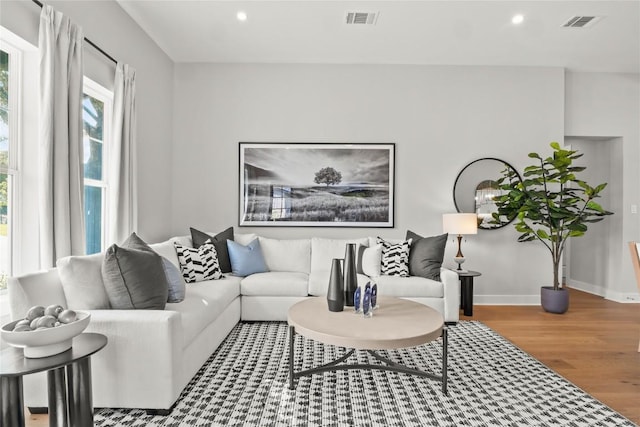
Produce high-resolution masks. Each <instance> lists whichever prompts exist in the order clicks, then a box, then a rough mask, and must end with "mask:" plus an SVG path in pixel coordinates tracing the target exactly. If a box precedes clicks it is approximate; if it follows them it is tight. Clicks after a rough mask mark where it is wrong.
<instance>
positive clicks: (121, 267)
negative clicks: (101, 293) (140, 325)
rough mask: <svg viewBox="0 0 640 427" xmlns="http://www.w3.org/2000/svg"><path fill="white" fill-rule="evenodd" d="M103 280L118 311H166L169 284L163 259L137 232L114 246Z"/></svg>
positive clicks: (109, 255) (112, 305)
mask: <svg viewBox="0 0 640 427" xmlns="http://www.w3.org/2000/svg"><path fill="white" fill-rule="evenodd" d="M102 280H103V281H104V286H105V289H106V291H107V295H108V296H109V303H110V304H111V307H112V308H114V309H121V310H128V309H149V310H163V309H164V307H165V304H166V302H167V295H168V283H167V276H166V275H165V272H164V268H163V264H162V257H161V256H160V255H158V254H157V253H156V252H155V251H154V250H153V249H151V248H150V247H149V245H147V244H146V243H145V242H144V241H143V240H142V239H141V238H140V237H138V235H137V234H136V233H132V234H131V235H130V236H129V237H128V238H127V240H125V241H124V243H123V244H122V246H118V245H116V244H113V245H111V246H110V247H109V248H108V249H107V251H106V253H105V255H104V261H103V262H102Z"/></svg>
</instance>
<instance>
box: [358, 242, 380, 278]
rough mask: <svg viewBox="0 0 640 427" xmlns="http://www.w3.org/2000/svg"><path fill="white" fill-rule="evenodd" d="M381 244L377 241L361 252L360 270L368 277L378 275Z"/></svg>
mask: <svg viewBox="0 0 640 427" xmlns="http://www.w3.org/2000/svg"><path fill="white" fill-rule="evenodd" d="M381 264H382V244H381V243H379V244H377V245H374V246H372V247H370V248H366V249H365V250H364V251H363V252H362V272H363V273H364V274H366V275H367V276H369V277H380V268H381Z"/></svg>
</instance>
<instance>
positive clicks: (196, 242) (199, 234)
mask: <svg viewBox="0 0 640 427" xmlns="http://www.w3.org/2000/svg"><path fill="white" fill-rule="evenodd" d="M189 229H190V231H191V242H192V244H193V247H194V248H196V249H197V248H199V247H200V246H202V245H204V244H205V242H206V241H207V240H211V242H212V243H213V246H214V247H215V248H216V253H217V254H218V263H219V264H220V270H221V271H222V272H223V273H231V261H230V260H229V252H228V250H227V240H233V227H229V228H227V229H226V230H224V231H221V232H220V233H217V234H214V235H209V234H207V233H205V232H204V231H200V230H196V229H195V228H192V227H191V228H189Z"/></svg>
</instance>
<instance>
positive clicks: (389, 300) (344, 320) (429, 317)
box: [288, 297, 447, 394]
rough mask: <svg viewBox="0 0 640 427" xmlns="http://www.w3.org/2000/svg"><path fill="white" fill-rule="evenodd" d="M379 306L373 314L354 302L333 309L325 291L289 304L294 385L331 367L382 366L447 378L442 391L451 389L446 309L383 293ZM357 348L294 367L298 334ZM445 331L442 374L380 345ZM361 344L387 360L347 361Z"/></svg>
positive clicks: (416, 341) (410, 343)
mask: <svg viewBox="0 0 640 427" xmlns="http://www.w3.org/2000/svg"><path fill="white" fill-rule="evenodd" d="M378 302H379V306H380V307H379V308H378V309H376V310H375V311H374V313H373V317H364V316H363V315H362V314H361V313H360V314H357V313H355V312H354V311H353V309H352V308H350V307H345V310H344V311H340V312H332V311H329V309H328V307H327V300H326V298H323V297H317V298H309V299H306V300H304V301H301V302H299V303H297V304H294V305H293V306H291V308H290V309H289V315H288V323H289V388H291V389H292V388H294V384H295V383H294V381H295V379H296V378H299V377H303V376H308V375H313V374H317V373H322V372H327V371H338V370H346V369H377V370H386V371H394V372H403V373H406V374H414V375H419V376H422V377H426V378H430V379H433V380H436V381H439V382H441V383H442V392H443V393H444V394H447V328H446V326H445V324H444V319H443V317H442V315H441V314H440V313H438V312H437V311H436V310H434V309H432V308H431V307H427V306H426V305H424V304H420V303H417V302H414V301H410V300H406V299H400V298H394V297H379V298H378ZM296 334H299V335H301V336H303V337H305V338H309V339H312V340H315V341H319V342H321V343H323V344H329V345H335V346H339V347H345V348H349V349H351V350H350V351H348V352H347V353H346V354H345V355H344V356H342V357H340V358H338V359H336V360H334V361H331V362H329V363H327V364H325V365H322V366H319V367H316V368H312V369H308V370H305V371H300V372H294V362H295V354H294V343H295V335H296ZM440 336H442V374H441V375H436V374H434V373H431V372H425V371H421V370H419V369H413V368H409V367H406V366H403V365H400V364H398V363H396V362H393V361H392V360H389V359H388V358H386V357H383V356H381V355H379V354H378V353H376V352H375V351H374V350H390V349H395V348H406V347H415V346H418V345H421V344H426V343H428V342H430V341H433V340H435V339H437V338H439V337H440ZM355 350H365V351H367V352H368V353H370V354H371V355H372V356H373V357H375V358H376V359H377V360H379V361H380V362H383V363H384V364H376V365H371V364H347V363H343V362H344V361H345V360H346V359H347V358H349V356H351V355H352V354H353V352H354V351H355Z"/></svg>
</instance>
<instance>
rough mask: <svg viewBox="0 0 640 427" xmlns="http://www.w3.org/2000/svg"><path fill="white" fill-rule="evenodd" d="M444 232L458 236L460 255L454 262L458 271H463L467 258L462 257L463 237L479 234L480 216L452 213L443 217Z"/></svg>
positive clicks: (457, 255) (458, 254)
mask: <svg viewBox="0 0 640 427" xmlns="http://www.w3.org/2000/svg"><path fill="white" fill-rule="evenodd" d="M442 230H443V232H445V233H449V234H457V235H458V253H457V254H456V256H455V257H454V258H453V260H454V261H455V262H456V263H457V264H458V271H462V267H460V265H461V264H462V263H463V262H464V260H465V258H464V255H462V249H461V247H462V235H463V234H478V215H476V214H474V213H452V214H443V215H442Z"/></svg>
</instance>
